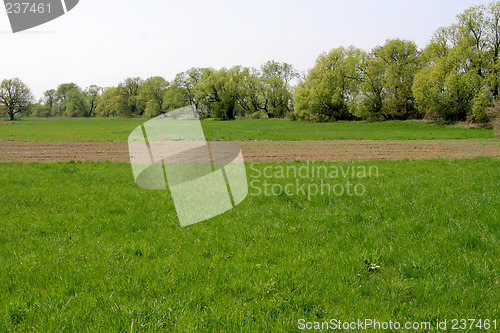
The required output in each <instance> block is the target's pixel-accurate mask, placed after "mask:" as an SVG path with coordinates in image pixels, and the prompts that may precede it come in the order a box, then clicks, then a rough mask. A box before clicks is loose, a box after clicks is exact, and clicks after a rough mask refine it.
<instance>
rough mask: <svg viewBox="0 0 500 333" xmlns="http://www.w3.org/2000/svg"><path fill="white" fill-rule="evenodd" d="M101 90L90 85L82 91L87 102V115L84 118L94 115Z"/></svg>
mask: <svg viewBox="0 0 500 333" xmlns="http://www.w3.org/2000/svg"><path fill="white" fill-rule="evenodd" d="M101 92H102V88H101V87H98V86H96V85H91V86H90V87H88V88H87V89H85V90H84V91H83V93H84V95H85V97H86V100H87V113H86V114H85V115H84V116H85V117H92V116H94V114H95V110H96V109H97V106H98V104H99V99H100V97H101Z"/></svg>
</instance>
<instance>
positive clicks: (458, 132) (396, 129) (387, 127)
mask: <svg viewBox="0 0 500 333" xmlns="http://www.w3.org/2000/svg"><path fill="white" fill-rule="evenodd" d="M145 121H146V120H145V119H110V118H97V119H23V120H22V121H19V122H15V123H10V122H0V141H49V142H57V141H126V140H127V138H128V135H129V134H130V132H131V131H132V130H133V129H134V128H135V127H137V126H139V125H140V124H142V123H143V122H145ZM202 126H203V129H204V131H205V134H206V136H207V138H208V139H209V140H324V139H336V140H339V139H375V140H431V139H472V138H477V139H492V138H494V134H493V130H492V129H469V128H460V127H456V126H438V125H436V124H429V123H425V122H423V121H405V122H397V121H391V122H339V123H326V124H314V123H301V122H292V121H288V120H281V119H275V120H239V121H214V120H204V121H202Z"/></svg>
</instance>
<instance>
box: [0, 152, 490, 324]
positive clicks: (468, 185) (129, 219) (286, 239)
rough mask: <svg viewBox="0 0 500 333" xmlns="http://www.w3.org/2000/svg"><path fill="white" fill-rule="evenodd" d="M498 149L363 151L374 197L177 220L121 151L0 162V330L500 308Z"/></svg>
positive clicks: (250, 203) (253, 207)
mask: <svg viewBox="0 0 500 333" xmlns="http://www.w3.org/2000/svg"><path fill="white" fill-rule="evenodd" d="M499 162H500V160H499V159H491V158H478V159H473V160H452V161H449V160H432V161H379V162H363V163H356V164H355V165H365V166H371V165H375V166H378V167H379V170H380V177H378V178H368V179H362V180H356V179H351V181H354V182H360V183H363V184H364V185H365V186H366V190H367V192H368V193H367V195H366V196H364V197H348V196H343V197H327V196H318V197H313V198H312V199H311V200H308V199H307V197H305V196H292V197H289V196H285V195H282V196H278V197H265V196H257V197H249V198H247V199H246V200H245V201H244V202H243V203H242V204H241V205H240V206H238V207H237V208H236V209H234V210H232V211H230V212H227V213H225V214H224V215H222V216H220V217H217V218H214V219H212V220H210V221H206V222H203V223H200V224H197V225H194V226H191V227H188V228H182V229H181V228H180V227H179V225H178V222H177V218H176V213H175V211H174V207H173V203H172V200H171V198H170V196H169V195H168V193H167V192H164V191H146V190H142V189H139V188H137V187H136V186H135V185H134V183H133V179H132V177H131V169H130V166H129V165H127V164H111V163H85V164H81V163H76V164H75V163H68V164H45V165H43V164H31V165H23V164H1V165H0V188H1V189H2V190H1V191H0V202H1V206H0V221H1V222H0V258H1V265H0V295H2V297H0V331H2V332H3V331H6V330H7V331H16V330H30V329H34V328H38V329H39V330H41V331H61V330H67V331H79V332H85V331H95V332H103V331H106V332H111V331H131V327H132V328H133V330H134V331H135V330H136V329H140V328H142V329H151V330H154V329H160V328H165V330H166V331H174V330H176V331H180V332H187V331H228V332H236V331H240V330H242V331H245V330H252V331H260V332H264V331H267V332H277V331H285V332H290V331H292V330H295V329H296V328H297V321H298V320H299V319H300V318H304V319H306V320H308V321H314V320H322V319H324V320H329V319H331V318H338V319H341V320H356V319H358V318H359V319H363V318H374V319H377V320H380V321H382V320H393V321H394V320H400V321H406V320H412V321H413V320H418V321H433V322H435V320H436V319H441V320H442V319H445V318H447V319H451V318H482V319H485V318H490V319H495V318H498V317H499V315H500V313H499V308H498V303H497V301H498V294H499V292H500V290H499V281H498V276H499V272H498V265H497V264H496V263H498V255H499V250H500V249H499V242H498V236H499V223H498V221H500V211H499V207H500V205H499V204H500V193H499V192H498V188H499V187H500V169H499V168H498V165H499ZM300 163H302V162H294V163H290V164H285V163H282V164H277V163H273V164H261V165H260V166H259V168H260V169H261V170H262V168H264V167H265V166H269V165H270V166H278V165H281V166H287V165H288V166H290V165H294V166H301V165H303V164H300ZM318 165H320V164H318ZM325 165H331V164H325ZM335 165H342V166H344V167H346V166H349V165H353V164H350V163H338V164H335ZM248 175H249V176H250V177H252V176H255V175H256V173H255V172H254V171H252V170H251V169H248ZM281 181H282V182H283V183H286V182H289V181H292V182H294V180H293V179H284V180H281ZM312 181H313V182H318V180H317V179H316V180H312ZM340 182H341V183H343V182H345V179H341V180H340ZM370 264H376V265H378V266H380V269H379V270H378V271H375V272H370V271H369V265H370ZM495 304H497V305H495Z"/></svg>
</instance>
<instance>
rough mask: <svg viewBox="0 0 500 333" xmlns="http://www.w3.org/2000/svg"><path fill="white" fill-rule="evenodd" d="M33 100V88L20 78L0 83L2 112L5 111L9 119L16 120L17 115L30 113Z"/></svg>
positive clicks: (0, 110) (0, 109)
mask: <svg viewBox="0 0 500 333" xmlns="http://www.w3.org/2000/svg"><path fill="white" fill-rule="evenodd" d="M33 100H34V98H33V94H32V93H31V90H30V89H29V87H28V86H27V85H26V84H25V83H24V82H22V81H21V80H20V79H19V78H14V79H6V80H3V81H2V82H1V83H0V114H2V113H5V114H6V115H7V116H8V117H9V120H14V119H15V116H16V115H27V114H29V112H30V108H31V106H32V104H33Z"/></svg>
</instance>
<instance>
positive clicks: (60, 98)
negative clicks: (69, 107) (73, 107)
mask: <svg viewBox="0 0 500 333" xmlns="http://www.w3.org/2000/svg"><path fill="white" fill-rule="evenodd" d="M74 88H77V89H80V88H79V87H78V86H77V85H76V84H74V83H63V84H61V85H59V87H57V90H56V92H55V93H54V99H53V105H52V115H53V116H62V115H65V114H66V94H67V93H68V92H69V91H70V90H71V89H74Z"/></svg>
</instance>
